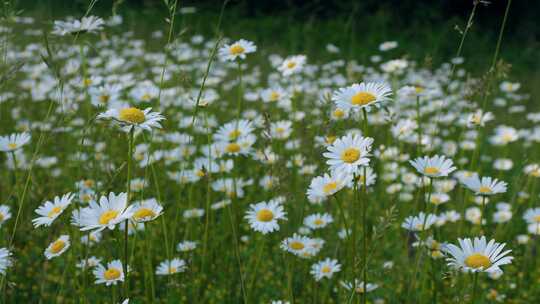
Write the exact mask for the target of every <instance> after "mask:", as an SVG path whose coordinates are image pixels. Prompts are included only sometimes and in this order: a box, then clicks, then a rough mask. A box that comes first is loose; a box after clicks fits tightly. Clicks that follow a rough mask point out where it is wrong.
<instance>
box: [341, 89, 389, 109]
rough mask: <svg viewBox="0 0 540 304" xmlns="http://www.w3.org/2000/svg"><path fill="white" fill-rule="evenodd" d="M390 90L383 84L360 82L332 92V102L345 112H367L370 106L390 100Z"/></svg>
mask: <svg viewBox="0 0 540 304" xmlns="http://www.w3.org/2000/svg"><path fill="white" fill-rule="evenodd" d="M391 94H392V89H391V88H390V87H389V86H388V85H387V84H385V83H377V82H367V83H365V82H362V83H360V84H358V83H355V84H353V85H351V86H350V87H346V88H341V89H338V90H337V91H335V92H334V94H333V95H332V100H333V101H334V103H335V104H336V106H337V107H338V108H340V109H343V110H345V111H348V110H354V111H358V110H360V109H362V108H366V110H369V109H370V107H371V106H377V107H378V106H379V105H380V104H381V103H383V102H386V101H388V100H389V99H390V95H391Z"/></svg>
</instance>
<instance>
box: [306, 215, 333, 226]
mask: <svg viewBox="0 0 540 304" xmlns="http://www.w3.org/2000/svg"><path fill="white" fill-rule="evenodd" d="M333 221H334V218H332V216H331V215H330V214H328V213H316V214H312V215H309V216H307V217H306V218H305V219H304V225H306V226H307V227H309V228H311V229H320V228H324V227H326V226H327V225H328V224H330V223H332V222H333Z"/></svg>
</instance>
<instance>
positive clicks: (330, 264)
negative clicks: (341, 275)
mask: <svg viewBox="0 0 540 304" xmlns="http://www.w3.org/2000/svg"><path fill="white" fill-rule="evenodd" d="M340 270H341V265H340V264H339V263H338V260H335V259H330V258H326V259H325V260H323V261H320V262H318V263H315V264H313V265H312V266H311V271H310V272H309V273H310V274H311V275H313V276H314V277H315V281H320V280H322V279H323V278H328V279H330V278H332V276H333V275H334V273H336V272H339V271H340Z"/></svg>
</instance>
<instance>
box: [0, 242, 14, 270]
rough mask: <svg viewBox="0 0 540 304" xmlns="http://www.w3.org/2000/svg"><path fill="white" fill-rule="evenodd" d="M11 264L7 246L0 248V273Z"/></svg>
mask: <svg viewBox="0 0 540 304" xmlns="http://www.w3.org/2000/svg"><path fill="white" fill-rule="evenodd" d="M12 264H13V261H12V259H11V252H10V251H9V250H8V249H7V248H0V274H2V275H5V274H6V270H7V269H8V267H10V266H11V265H12Z"/></svg>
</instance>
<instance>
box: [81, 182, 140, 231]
mask: <svg viewBox="0 0 540 304" xmlns="http://www.w3.org/2000/svg"><path fill="white" fill-rule="evenodd" d="M132 215H133V211H132V207H128V206H127V194H126V193H119V194H118V195H116V194H114V193H113V192H111V193H109V196H108V197H107V196H102V197H101V198H100V199H99V204H98V203H96V202H94V201H91V202H90V206H88V207H85V208H83V209H81V211H80V214H79V215H78V219H77V220H75V223H76V224H77V225H78V226H80V227H81V230H82V231H86V230H93V229H97V230H99V231H100V230H103V229H105V228H109V229H111V230H112V229H114V227H115V226H116V224H119V223H121V222H122V221H125V220H127V219H129V218H131V216H132Z"/></svg>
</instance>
